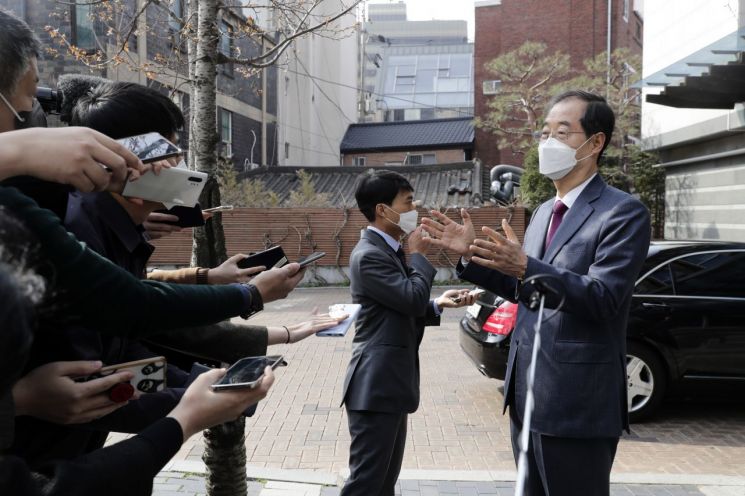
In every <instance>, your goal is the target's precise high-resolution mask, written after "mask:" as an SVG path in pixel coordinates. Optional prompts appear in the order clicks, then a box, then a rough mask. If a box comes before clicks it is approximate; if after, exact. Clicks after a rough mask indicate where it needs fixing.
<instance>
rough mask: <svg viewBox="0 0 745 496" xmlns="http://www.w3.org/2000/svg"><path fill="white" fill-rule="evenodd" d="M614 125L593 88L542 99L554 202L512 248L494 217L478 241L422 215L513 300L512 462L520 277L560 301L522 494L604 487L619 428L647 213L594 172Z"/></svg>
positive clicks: (537, 388) (511, 238)
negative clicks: (537, 280) (539, 279)
mask: <svg viewBox="0 0 745 496" xmlns="http://www.w3.org/2000/svg"><path fill="white" fill-rule="evenodd" d="M614 123H615V117H614V115H613V111H612V109H611V108H610V107H609V106H608V104H607V103H606V101H605V99H603V98H602V97H599V96H597V95H593V94H591V93H587V92H583V91H569V92H566V93H563V94H561V95H559V96H557V97H556V98H555V99H554V100H553V101H552V103H551V104H550V106H549V112H548V114H547V116H546V119H545V124H544V127H543V131H542V134H541V137H540V144H539V169H540V171H541V173H543V174H544V175H546V176H548V177H549V178H551V179H552V180H553V182H554V185H555V187H556V198H554V199H551V200H549V201H547V202H546V203H544V204H543V205H541V206H540V207H539V208H538V209H537V210H536V211H535V212H534V214H533V217H532V219H531V222H530V225H529V226H528V229H527V231H526V233H525V239H524V243H523V247H522V248H521V247H520V244H519V243H518V241H517V238H516V237H515V234H514V232H513V231H512V229H511V228H510V226H509V225H508V224H507V223H506V222H503V223H502V227H503V229H504V231H505V234H506V237H504V236H501V235H500V234H498V233H497V232H496V231H494V230H492V229H489V228H488V227H483V228H482V231H483V232H484V233H485V234H486V235H487V237H488V240H481V239H475V232H474V229H473V225H472V224H471V221H470V218H469V216H468V214H467V213H466V212H462V217H463V224H462V225H461V224H458V223H456V222H453V221H450V220H448V219H446V218H444V216H442V215H439V214H435V216H436V217H437V221H435V220H432V221H429V220H427V219H425V220H424V221H423V224H424V226H425V229H426V230H427V231H428V232H429V234H430V235H432V236H433V238H428V239H430V240H431V241H429V243H431V244H432V245H436V246H443V247H448V248H451V249H453V250H455V251H457V252H459V253H460V254H462V255H463V258H462V259H461V264H459V275H460V277H461V278H463V279H466V280H469V281H472V282H474V283H476V284H478V285H479V286H482V287H484V288H486V289H488V290H490V291H492V292H495V293H497V294H499V295H501V296H503V297H505V298H508V299H510V300H512V301H519V303H520V307H519V310H518V320H517V324H516V326H515V331H514V334H513V336H512V341H511V345H510V355H509V361H508V365H507V375H506V377H505V388H504V390H505V409H506V408H507V407H508V406H509V408H510V426H511V432H512V447H513V452H514V453H515V459H516V460H517V455H518V439H517V435H518V434H519V432H520V430H521V429H522V422H523V419H524V418H525V417H524V415H525V404H526V395H527V384H526V383H527V370H528V366H529V364H530V360H531V353H532V349H533V343H534V337H535V333H534V326H535V324H536V319H537V312H534V311H531V310H530V309H529V308H528V306H527V304H528V301H529V299H530V296H531V294H532V293H533V288H532V285H525V286H523V284H522V281H523V280H524V279H526V278H528V277H530V276H534V275H536V274H547V275H549V276H553V277H554V278H555V279H554V281H553V283H554V285H555V286H559V287H560V288H561V291H562V292H563V295H564V297H565V301H564V304H563V306H562V307H561V309H560V312H559V313H558V315H556V316H555V317H553V318H550V319H548V320H546V321H545V322H544V323H543V325H542V327H541V336H542V340H541V343H542V344H541V348H540V352H539V353H538V356H537V363H536V371H535V384H534V390H533V393H534V396H535V409H534V412H533V416H532V423H531V426H530V436H529V439H530V442H529V448H528V479H527V482H526V494H529V495H545V494H550V495H551V496H557V495H558V496H562V495H580V494H581V495H592V496H598V495H607V494H608V493H609V483H610V471H611V466H612V465H613V459H614V457H615V453H616V448H617V446H618V439H619V437H620V435H621V431H622V430H623V429H624V428H626V429H628V415H627V400H626V321H627V319H628V312H629V306H630V304H631V294H632V291H633V287H634V281H635V279H636V277H637V274H638V272H639V270H640V269H641V265H642V262H643V261H644V258H645V256H646V253H647V250H648V248H649V241H650V221H649V212H648V211H647V209H646V208H645V207H644V205H643V204H641V203H640V202H639V201H638V200H636V199H635V198H633V197H632V196H631V195H629V194H627V193H624V192H621V191H619V190H617V189H615V188H613V187H611V186H608V185H607V184H605V182H604V181H603V179H602V178H601V177H600V176H599V175H598V160H599V158H600V156H601V155H602V153H603V151H604V150H605V148H606V147H607V145H608V143H609V141H610V138H611V135H612V132H613V127H614ZM438 221H439V222H438ZM556 304H557V302H556V301H549V302H548V303H547V306H548V307H555V306H556Z"/></svg>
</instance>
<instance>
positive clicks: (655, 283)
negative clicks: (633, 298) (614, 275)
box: [635, 264, 673, 295]
mask: <svg viewBox="0 0 745 496" xmlns="http://www.w3.org/2000/svg"><path fill="white" fill-rule="evenodd" d="M672 281H673V278H672V274H671V273H670V264H665V265H663V266H662V267H660V268H659V269H657V270H655V271H654V272H652V273H651V274H649V275H648V276H647V277H645V278H644V279H642V280H641V281H639V284H637V285H636V291H635V293H636V294H646V295H671V294H673V285H672Z"/></svg>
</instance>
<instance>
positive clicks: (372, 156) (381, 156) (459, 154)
mask: <svg viewBox="0 0 745 496" xmlns="http://www.w3.org/2000/svg"><path fill="white" fill-rule="evenodd" d="M406 153H407V152H405V151H401V152H387V153H354V154H350V155H344V164H343V165H354V158H355V157H365V158H366V159H367V163H366V164H365V165H366V166H373V165H376V166H377V165H385V164H386V162H403V161H404V159H405V158H406ZM408 153H409V154H411V155H419V154H429V153H434V154H435V155H436V160H437V163H438V164H454V163H458V162H464V161H466V158H465V156H466V154H465V152H464V150H425V151H421V150H417V151H412V152H408Z"/></svg>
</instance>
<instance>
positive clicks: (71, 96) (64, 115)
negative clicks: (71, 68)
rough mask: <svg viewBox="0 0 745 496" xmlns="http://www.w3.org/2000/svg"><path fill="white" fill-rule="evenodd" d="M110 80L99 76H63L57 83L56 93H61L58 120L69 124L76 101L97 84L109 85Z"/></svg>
mask: <svg viewBox="0 0 745 496" xmlns="http://www.w3.org/2000/svg"><path fill="white" fill-rule="evenodd" d="M109 82H111V80H110V79H106V78H102V77H99V76H88V75H85V74H63V75H61V76H60V77H59V81H58V82H57V91H59V92H61V93H62V109H61V111H60V120H61V121H62V122H70V118H71V117H72V109H73V107H75V104H76V103H77V101H78V99H79V98H80V97H81V96H83V95H85V94H87V93H88V91H90V90H91V89H93V88H95V87H96V86H98V85H99V84H103V83H109Z"/></svg>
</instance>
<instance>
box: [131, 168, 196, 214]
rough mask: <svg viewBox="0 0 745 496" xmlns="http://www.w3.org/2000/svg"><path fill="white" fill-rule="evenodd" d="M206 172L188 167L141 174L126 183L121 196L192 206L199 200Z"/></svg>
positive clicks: (169, 205) (171, 204) (167, 204)
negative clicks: (134, 179) (157, 173)
mask: <svg viewBox="0 0 745 496" xmlns="http://www.w3.org/2000/svg"><path fill="white" fill-rule="evenodd" d="M206 183H207V174H205V173H204V172H197V171H192V170H188V169H178V168H175V167H171V168H170V169H161V171H160V174H159V175H157V176H156V175H155V174H153V173H152V172H148V173H145V174H143V175H142V176H141V177H140V178H139V179H138V180H137V181H133V182H131V183H127V185H126V186H124V191H122V196H128V197H131V198H141V199H143V200H150V201H154V202H159V203H163V204H165V205H166V206H167V207H171V206H173V205H180V206H182V207H193V206H195V205H196V204H197V202H198V201H199V195H200V194H201V193H202V189H203V188H204V185H205V184H206Z"/></svg>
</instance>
